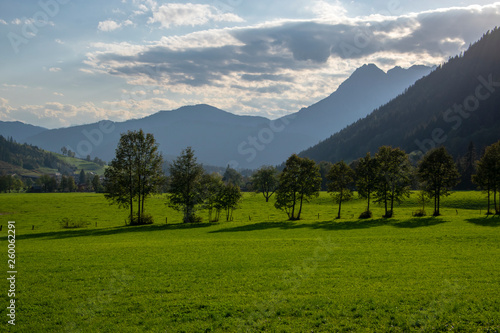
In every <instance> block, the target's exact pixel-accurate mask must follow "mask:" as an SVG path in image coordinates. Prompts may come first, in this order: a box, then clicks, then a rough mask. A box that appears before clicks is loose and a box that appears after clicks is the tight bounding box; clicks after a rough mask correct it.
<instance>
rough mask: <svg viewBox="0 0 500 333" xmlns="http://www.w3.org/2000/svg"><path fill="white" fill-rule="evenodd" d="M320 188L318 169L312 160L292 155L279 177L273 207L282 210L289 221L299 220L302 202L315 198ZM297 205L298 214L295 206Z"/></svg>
mask: <svg viewBox="0 0 500 333" xmlns="http://www.w3.org/2000/svg"><path fill="white" fill-rule="evenodd" d="M320 188H321V175H320V173H319V167H318V166H317V165H316V163H314V161H313V160H310V159H308V158H300V157H298V156H297V155H296V154H293V155H292V156H290V157H289V158H288V160H287V161H286V164H285V168H284V170H283V172H282V173H281V174H280V176H279V187H278V190H277V191H276V203H275V207H276V208H278V209H281V210H284V211H285V212H286V213H287V215H288V218H289V219H290V220H300V214H301V213H302V204H303V202H304V200H306V201H307V200H309V199H310V198H311V197H317V196H318V195H319V190H320ZM297 204H299V208H298V212H297V209H296V205H297Z"/></svg>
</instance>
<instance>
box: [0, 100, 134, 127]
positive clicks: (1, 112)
mask: <svg viewBox="0 0 500 333" xmlns="http://www.w3.org/2000/svg"><path fill="white" fill-rule="evenodd" d="M132 117H136V115H135V114H134V113H133V112H131V111H130V110H127V109H114V108H111V109H110V108H102V107H98V106H96V105H95V104H94V103H83V104H81V105H79V106H75V105H71V104H62V103H58V102H51V103H45V104H43V105H23V106H20V107H12V106H10V105H9V101H8V100H6V99H4V98H2V97H0V119H2V120H4V121H14V120H18V121H22V122H25V123H28V124H36V125H38V126H43V127H46V128H59V127H66V126H70V125H75V124H83V123H86V124H89V123H93V122H97V121H100V120H103V119H110V120H115V121H122V120H126V119H130V118H132ZM82 120H83V121H82Z"/></svg>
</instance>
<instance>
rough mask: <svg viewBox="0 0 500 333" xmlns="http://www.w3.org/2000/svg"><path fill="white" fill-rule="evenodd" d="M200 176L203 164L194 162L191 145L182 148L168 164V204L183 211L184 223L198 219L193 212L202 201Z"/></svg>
mask: <svg viewBox="0 0 500 333" xmlns="http://www.w3.org/2000/svg"><path fill="white" fill-rule="evenodd" d="M202 176H203V166H202V165H201V164H198V163H197V162H196V157H195V156H194V151H193V150H192V149H191V147H188V148H186V149H185V150H183V151H182V153H181V155H180V156H179V157H178V158H177V159H176V160H175V161H174V162H173V163H172V165H171V166H170V189H169V193H170V194H169V197H168V204H169V206H170V207H172V208H174V209H176V210H178V211H181V212H182V213H183V215H184V218H183V219H184V223H190V222H191V223H192V222H197V221H199V219H198V218H197V217H196V215H195V212H196V206H197V205H199V204H202V203H203V196H202V195H200V192H199V188H200V187H199V183H200V181H201V178H202Z"/></svg>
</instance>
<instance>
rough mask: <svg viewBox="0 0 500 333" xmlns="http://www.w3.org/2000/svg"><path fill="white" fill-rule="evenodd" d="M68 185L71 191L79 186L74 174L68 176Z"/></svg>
mask: <svg viewBox="0 0 500 333" xmlns="http://www.w3.org/2000/svg"><path fill="white" fill-rule="evenodd" d="M67 186H68V191H70V192H75V191H76V189H77V188H78V187H77V186H76V183H75V178H73V176H69V177H68V183H67Z"/></svg>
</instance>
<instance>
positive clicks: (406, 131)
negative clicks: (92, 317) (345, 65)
mask: <svg viewBox="0 0 500 333" xmlns="http://www.w3.org/2000/svg"><path fill="white" fill-rule="evenodd" d="M499 53H500V30H499V29H495V30H493V31H491V32H488V33H486V34H485V35H484V36H483V38H481V40H479V41H478V42H476V43H475V44H473V45H471V46H470V47H469V49H468V50H467V51H466V52H465V53H464V54H463V55H460V56H456V57H454V58H451V59H450V60H449V61H448V62H447V63H445V64H444V65H442V66H439V67H438V68H437V69H436V70H435V71H433V72H432V73H431V74H430V75H428V76H426V77H424V78H422V79H420V80H419V81H417V82H416V83H415V84H414V85H413V86H412V87H410V88H409V89H407V91H406V92H405V93H404V94H402V95H400V96H398V97H397V98H395V99H394V100H392V101H390V102H389V103H387V104H386V105H384V106H382V107H380V108H379V109H377V110H375V111H373V112H372V113H371V114H370V115H368V116H367V117H365V118H364V119H361V120H359V121H357V122H356V123H354V124H352V125H350V126H348V127H346V128H345V129H343V130H341V131H340V132H338V133H336V134H334V135H332V136H331V137H330V138H328V139H326V140H324V141H323V142H321V143H319V144H318V145H316V146H314V147H311V148H309V149H307V150H306V151H304V152H302V153H301V156H306V157H310V158H313V159H315V160H317V161H322V160H324V161H331V162H335V161H339V160H347V161H350V160H354V159H356V158H359V157H361V156H363V155H364V154H365V153H366V152H372V153H373V152H375V151H376V150H377V149H378V147H380V146H382V145H392V146H399V147H401V148H403V149H405V150H406V151H407V152H415V153H418V154H422V153H425V152H426V151H427V150H428V149H430V148H432V147H434V146H438V145H444V146H445V147H446V148H447V149H448V150H449V151H450V152H451V153H452V154H453V155H455V156H457V155H461V154H464V153H465V151H466V149H467V146H468V144H469V142H471V141H472V142H474V143H475V145H476V147H479V148H480V149H481V148H484V147H485V146H487V145H489V144H491V143H493V142H495V141H497V140H498V139H500V131H499V130H498V129H499V128H500V116H499V111H500V110H499V106H500V59H499V58H498V54H499ZM359 98H363V95H362V94H361V93H360V94H359Z"/></svg>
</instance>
